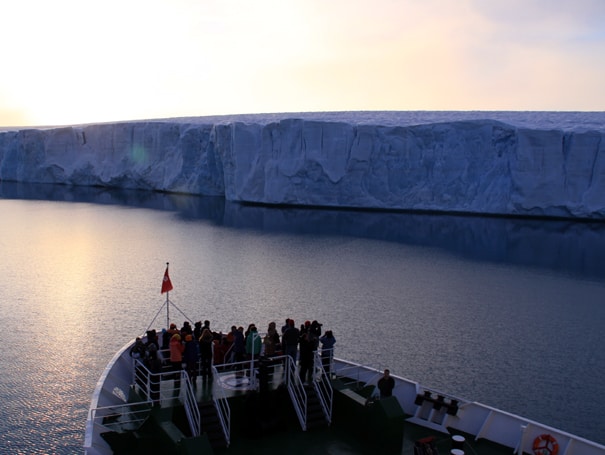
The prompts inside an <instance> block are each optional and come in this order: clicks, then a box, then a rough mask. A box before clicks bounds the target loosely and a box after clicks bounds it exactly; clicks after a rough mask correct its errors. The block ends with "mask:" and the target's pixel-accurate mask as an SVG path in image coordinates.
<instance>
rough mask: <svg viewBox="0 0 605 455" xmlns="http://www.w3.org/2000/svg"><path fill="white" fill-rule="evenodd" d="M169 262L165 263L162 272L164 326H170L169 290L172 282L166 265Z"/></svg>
mask: <svg viewBox="0 0 605 455" xmlns="http://www.w3.org/2000/svg"><path fill="white" fill-rule="evenodd" d="M169 266H170V263H169V262H167V263H166V271H165V272H164V279H163V280H162V294H163V293H164V292H165V293H166V327H170V291H171V290H172V282H171V281H170V275H169V274H168V267H169Z"/></svg>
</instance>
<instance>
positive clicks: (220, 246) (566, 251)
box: [0, 183, 605, 454]
mask: <svg viewBox="0 0 605 455" xmlns="http://www.w3.org/2000/svg"><path fill="white" fill-rule="evenodd" d="M0 214H1V215H0V216H1V222H0V234H1V235H0V251H1V253H2V261H1V263H0V288H1V289H2V294H1V296H2V298H1V300H0V307H1V311H2V323H3V324H2V325H3V329H2V330H1V331H0V343H1V345H2V346H3V349H2V354H1V357H0V361H1V362H2V367H3V368H2V374H1V375H0V402H1V403H2V406H0V453H14V454H17V453H23V454H71V453H78V452H81V450H82V449H81V447H82V444H83V434H84V423H85V420H86V415H87V410H88V406H89V403H90V396H91V393H92V391H93V389H94V386H95V384H96V381H97V379H98V377H99V375H100V373H101V371H102V369H103V367H104V366H105V364H106V363H107V361H108V360H109V359H110V358H111V356H112V355H113V353H114V352H115V351H116V350H117V349H118V348H119V347H120V346H122V345H123V344H124V343H125V342H126V341H128V340H130V339H131V338H133V337H134V336H136V335H137V334H139V333H141V332H142V331H144V330H145V329H146V328H147V326H148V325H149V323H150V322H151V320H152V319H153V318H154V316H156V314H157V312H158V310H160V308H161V307H162V303H163V301H164V300H163V297H162V296H161V295H160V287H161V280H162V276H163V273H164V268H165V264H166V262H170V273H171V278H172V283H173V285H174V291H173V292H171V293H170V297H171V301H172V302H173V303H174V304H175V305H176V306H177V307H178V308H179V309H180V310H181V311H182V312H183V313H184V314H186V315H187V316H189V317H190V318H191V319H192V320H194V321H196V320H203V319H209V320H210V321H211V323H212V326H213V327H214V328H216V329H227V328H228V327H230V326H231V325H232V324H238V325H247V324H249V323H251V322H254V323H256V324H257V325H258V326H259V327H261V328H264V327H266V326H267V324H268V323H269V322H270V321H276V322H277V323H278V324H281V323H282V321H283V320H284V319H285V318H288V317H290V318H294V319H295V320H296V322H297V323H302V322H304V321H305V320H313V319H317V320H318V321H320V322H322V323H323V324H324V329H332V330H333V331H334V334H335V336H336V338H337V344H336V348H337V355H338V356H339V357H343V358H346V359H349V360H353V361H357V362H361V363H367V364H370V365H372V366H374V367H376V368H385V367H389V368H391V370H392V371H393V372H394V373H396V374H397V375H400V376H404V377H407V378H410V379H413V380H416V381H419V382H420V383H422V384H425V385H428V386H432V387H435V388H437V389H440V390H443V391H445V392H449V393H452V394H456V395H458V396H461V397H464V398H469V399H473V400H477V401H480V402H483V403H485V404H488V405H492V406H496V407H499V408H502V409H505V410H507V411H509V412H513V413H516V414H519V415H522V416H525V417H529V418H532V419H535V420H538V421H541V422H544V423H546V424H549V425H552V426H555V427H558V428H561V429H563V430H566V431H569V432H571V433H575V434H578V435H580V436H584V437H587V438H589V439H593V440H596V441H598V442H601V443H605V420H604V419H603V418H602V412H603V409H605V394H604V393H603V392H604V390H603V378H604V377H605V349H603V348H604V346H603V344H604V333H605V331H604V330H603V321H605V266H604V264H605V223H574V222H566V221H544V220H527V219H506V218H481V217H457V216H442V215H418V214H401V213H384V212H356V211H346V210H340V211H334V210H311V209H309V210H306V209H294V208H282V209H277V208H266V207H265V208H264V207H254V206H245V205H238V204H230V203H226V202H225V201H224V200H222V199H220V198H200V197H185V196H171V195H165V194H155V193H143V192H129V191H119V192H113V191H102V190H95V189H79V190H73V189H68V188H65V187H60V186H23V185H8V184H6V183H4V184H2V185H0ZM172 316H173V317H174V319H176V320H177V322H178V323H181V322H182V320H184V316H182V315H181V314H179V313H178V312H177V311H176V310H175V309H173V311H172ZM158 324H159V326H163V325H164V324H165V320H163V319H162V318H158Z"/></svg>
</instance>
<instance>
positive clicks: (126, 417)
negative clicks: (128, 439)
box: [90, 401, 152, 433]
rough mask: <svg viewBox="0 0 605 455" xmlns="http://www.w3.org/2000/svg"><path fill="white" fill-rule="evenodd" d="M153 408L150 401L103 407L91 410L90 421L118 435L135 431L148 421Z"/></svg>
mask: <svg viewBox="0 0 605 455" xmlns="http://www.w3.org/2000/svg"><path fill="white" fill-rule="evenodd" d="M151 407H152V403H151V402H149V401H144V402H138V403H124V404H120V405H115V406H103V407H99V408H94V409H91V410H90V420H91V421H92V422H93V423H94V425H101V426H102V427H103V428H105V429H107V430H108V431H115V432H116V433H124V432H127V431H135V430H138V429H139V428H140V427H141V425H143V423H144V422H145V420H147V417H148V416H149V413H150V412H151Z"/></svg>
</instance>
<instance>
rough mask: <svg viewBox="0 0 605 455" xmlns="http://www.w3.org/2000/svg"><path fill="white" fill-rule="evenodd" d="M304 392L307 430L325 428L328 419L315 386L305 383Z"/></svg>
mask: <svg viewBox="0 0 605 455" xmlns="http://www.w3.org/2000/svg"><path fill="white" fill-rule="evenodd" d="M305 392H306V394H307V430H312V429H315V428H326V427H327V426H328V425H329V421H328V419H327V417H326V413H325V412H324V409H323V407H322V405H321V401H320V399H319V395H318V394H317V391H316V390H315V387H313V386H310V385H306V386H305Z"/></svg>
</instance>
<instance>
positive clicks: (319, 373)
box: [313, 351, 334, 425]
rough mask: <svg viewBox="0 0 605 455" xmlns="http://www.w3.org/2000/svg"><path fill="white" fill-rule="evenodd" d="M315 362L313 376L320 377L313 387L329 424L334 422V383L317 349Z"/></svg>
mask: <svg viewBox="0 0 605 455" xmlns="http://www.w3.org/2000/svg"><path fill="white" fill-rule="evenodd" d="M313 363H314V365H313V372H314V374H313V377H314V378H318V379H319V380H318V381H317V380H314V381H313V387H314V388H315V391H316V392H317V396H318V397H319V402H320V403H321V407H322V409H323V412H324V415H325V416H326V420H327V421H328V425H329V424H331V423H332V402H333V399H334V391H333V389H332V384H331V383H330V378H329V377H328V375H327V374H326V370H325V369H324V367H323V363H322V358H321V356H320V355H319V353H318V352H317V351H315V355H314V358H313Z"/></svg>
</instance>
